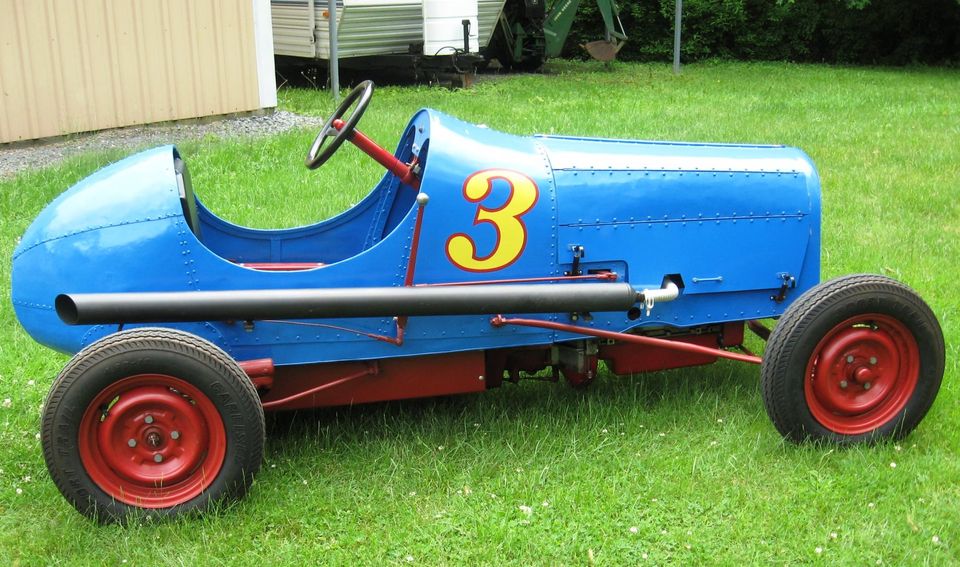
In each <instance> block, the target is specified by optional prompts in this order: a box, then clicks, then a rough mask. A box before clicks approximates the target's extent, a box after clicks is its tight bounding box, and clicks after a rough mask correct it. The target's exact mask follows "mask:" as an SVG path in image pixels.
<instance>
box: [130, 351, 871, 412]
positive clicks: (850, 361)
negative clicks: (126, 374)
mask: <svg viewBox="0 0 960 567" xmlns="http://www.w3.org/2000/svg"><path fill="white" fill-rule="evenodd" d="M851 363H853V355H852V354H848V355H847V364H851ZM147 423H150V422H149V421H148V422H147Z"/></svg>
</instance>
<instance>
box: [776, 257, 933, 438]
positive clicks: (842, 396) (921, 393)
mask: <svg viewBox="0 0 960 567" xmlns="http://www.w3.org/2000/svg"><path fill="white" fill-rule="evenodd" d="M944 350H945V349H944V342H943V331H942V330H941V329H940V324H939V322H938V321H937V318H936V316H935V315H934V314H933V311H931V310H930V307H929V306H927V304H926V303H924V301H923V300H922V299H921V298H920V297H919V296H918V295H917V294H916V292H914V291H913V290H912V289H910V288H909V287H907V286H906V285H904V284H902V283H900V282H897V281H896V280H893V279H890V278H888V277H885V276H878V275H867V274H860V275H850V276H844V277H840V278H837V279H834V280H830V281H827V282H824V283H821V284H819V285H817V286H815V287H813V288H812V289H810V290H808V291H807V292H806V293H804V294H803V295H801V296H800V297H799V298H797V300H796V301H795V302H794V303H793V304H792V305H790V307H788V308H787V310H786V312H785V313H784V314H783V317H782V318H781V319H780V322H779V323H778V324H777V326H776V327H775V328H774V330H773V333H772V334H771V336H770V341H769V342H768V343H767V348H766V352H765V354H764V357H763V364H762V367H761V388H762V390H763V402H764V405H765V406H766V410H767V414H768V415H769V416H770V419H771V420H772V421H773V424H774V426H776V428H777V430H778V431H779V432H780V433H781V434H782V435H783V436H784V437H786V438H787V439H790V440H791V441H795V442H802V441H807V440H811V441H829V442H834V443H838V444H855V443H863V442H873V441H878V440H882V439H899V438H901V437H903V436H905V435H907V434H908V433H910V432H911V431H913V429H914V428H915V427H916V426H917V424H918V423H920V420H921V419H923V417H924V415H926V413H927V411H928V410H929V409H930V406H931V405H932V404H933V400H934V398H936V396H937V391H938V390H939V389H940V382H941V380H942V379H943V372H944Z"/></svg>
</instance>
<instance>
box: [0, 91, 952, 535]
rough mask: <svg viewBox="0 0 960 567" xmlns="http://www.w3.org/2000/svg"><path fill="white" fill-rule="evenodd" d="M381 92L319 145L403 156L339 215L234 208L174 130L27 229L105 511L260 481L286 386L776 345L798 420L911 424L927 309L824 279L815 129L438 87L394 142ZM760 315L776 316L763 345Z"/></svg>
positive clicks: (358, 392) (864, 428) (568, 369)
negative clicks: (722, 125) (762, 142)
mask: <svg viewBox="0 0 960 567" xmlns="http://www.w3.org/2000/svg"><path fill="white" fill-rule="evenodd" d="M372 92H373V85H372V83H370V82H366V83H363V84H361V85H360V86H358V87H357V88H356V89H355V90H354V91H353V92H351V93H350V95H349V96H348V97H347V98H346V99H345V100H344V102H343V104H342V105H341V106H340V107H339V108H338V109H337V111H336V112H335V113H334V115H333V116H331V117H330V118H329V119H328V120H327V122H326V124H325V125H324V126H323V128H322V130H321V131H320V133H319V135H318V136H317V138H316V140H315V141H314V143H313V146H312V147H311V148H310V150H309V153H308V156H307V160H306V164H307V166H308V167H310V168H311V169H312V168H316V167H319V166H320V165H322V164H323V163H324V162H325V161H327V160H328V159H329V158H330V157H331V156H332V155H333V154H334V152H336V150H337V148H339V147H340V146H341V145H342V144H343V143H344V142H345V141H350V142H352V143H353V144H355V145H357V146H358V147H359V148H360V149H361V150H363V151H364V152H366V153H367V154H368V155H369V156H370V157H371V158H373V159H374V160H376V161H377V162H379V163H380V164H382V165H383V166H384V167H385V168H386V169H387V171H388V173H387V174H386V175H384V177H383V178H382V180H381V181H380V183H379V184H378V185H377V186H376V187H374V189H373V190H372V191H371V192H370V194H369V195H368V196H367V197H366V198H364V199H363V200H362V201H361V202H360V203H358V204H357V205H356V206H354V207H353V208H351V209H350V210H348V211H346V212H344V213H343V214H340V215H338V216H336V217H334V218H331V219H329V220H326V221H323V222H319V223H317V224H314V225H311V226H305V227H300V228H294V229H286V230H253V229H249V228H244V227H240V226H236V225H234V224H231V223H228V222H226V221H224V220H222V219H220V218H218V217H217V216H216V215H214V214H213V213H212V212H211V211H209V210H208V209H206V208H205V207H204V206H203V204H202V203H201V202H200V201H199V200H197V198H196V197H195V195H194V192H193V187H192V185H191V181H190V175H189V172H188V169H187V166H186V163H185V161H184V160H183V158H182V157H181V156H180V154H179V153H178V152H177V150H176V148H174V147H172V146H166V147H160V148H156V149H153V150H148V151H145V152H142V153H139V154H137V155H134V156H131V157H129V158H127V159H125V160H123V161H120V162H118V163H116V164H114V165H111V166H109V167H106V168H104V169H102V170H100V171H98V172H96V173H95V174H93V175H91V176H90V177H89V178H87V179H85V180H83V181H81V182H80V183H78V184H77V185H76V186H74V187H72V188H71V189H69V190H68V191H66V192H65V193H63V194H62V195H61V196H60V197H58V198H57V199H56V200H55V201H54V202H53V203H51V204H50V205H49V206H47V207H46V209H44V211H43V212H42V213H41V214H40V215H39V216H38V217H37V219H36V220H35V221H34V222H33V224H32V225H31V226H30V228H29V229H28V230H27V232H26V233H25V234H24V236H23V238H22V240H21V242H20V244H19V246H18V247H17V249H16V252H15V253H14V260H13V287H12V289H13V291H12V297H13V304H14V308H15V309H16V313H17V316H18V318H19V320H20V322H21V324H22V325H23V327H24V328H25V329H26V330H27V332H28V333H30V335H31V336H32V337H34V338H35V339H36V340H37V341H39V342H40V343H42V344H44V345H47V346H49V347H50V348H53V349H55V350H58V351H61V352H65V353H70V354H74V357H73V358H72V360H71V361H70V362H69V363H68V364H67V366H66V367H65V368H64V369H63V371H62V372H61V373H60V375H59V376H58V377H57V379H56V381H55V383H54V384H53V387H52V389H51V392H50V394H49V396H48V398H47V401H46V403H45V405H44V411H43V420H42V442H43V452H44V457H45V459H46V462H47V466H48V468H49V470H50V473H51V476H52V477H53V479H54V481H55V482H56V484H57V486H58V487H59V489H60V491H61V492H62V493H63V494H64V496H65V497H66V498H67V499H68V500H69V501H70V502H71V503H72V504H73V505H74V506H75V507H76V508H77V509H78V510H80V511H81V512H82V513H84V514H86V515H88V516H91V517H94V518H97V519H98V520H100V521H115V520H122V519H124V518H126V517H127V516H128V515H129V514H130V513H131V512H134V511H136V510H140V509H149V510H153V511H155V512H156V513H160V514H164V515H171V516H173V515H177V514H179V513H182V512H185V511H188V510H192V509H203V508H206V507H209V506H211V505H213V504H215V503H218V502H222V501H226V500H231V499H235V498H238V497H240V496H242V495H243V493H244V492H245V491H246V490H247V489H248V488H249V487H250V485H251V482H252V479H253V476H254V474H255V473H256V472H257V471H258V469H259V467H260V462H261V458H262V453H263V443H264V421H263V420H264V418H263V412H264V410H291V409H298V408H311V407H318V406H331V405H340V404H357V403H365V402H374V401H381V400H394V399H403V398H414V397H422V396H438V395H448V394H457V393H466V392H478V391H483V390H486V389H488V388H493V387H496V386H499V385H500V384H501V383H502V382H503V380H511V381H515V380H518V379H520V378H521V376H522V375H524V374H530V373H537V372H541V371H552V372H553V376H554V377H556V378H557V379H559V378H560V377H561V376H562V377H563V378H564V379H566V380H567V381H569V382H570V383H571V384H573V385H575V386H583V385H586V384H588V383H589V382H590V381H592V380H593V379H594V377H595V375H596V374H597V368H598V365H599V361H604V362H605V363H606V365H607V368H608V369H609V370H610V371H612V372H613V373H615V374H633V373H640V372H647V371H653V370H662V369H667V368H677V367H684V366H694V365H702V364H709V363H712V362H714V361H716V360H717V359H719V358H727V359H734V360H739V361H743V362H748V363H753V364H759V365H761V371H760V373H761V384H762V391H763V398H764V403H765V405H766V408H767V411H768V413H769V415H770V418H771V419H772V421H773V424H774V426H775V427H776V428H777V430H778V431H779V432H780V433H781V434H782V435H784V436H785V437H787V438H789V439H791V440H794V441H803V440H807V439H813V440H827V441H832V442H836V443H841V444H849V443H859V442H869V441H873V440H877V439H884V438H897V437H900V436H903V435H906V434H907V433H909V432H910V431H911V430H913V428H914V427H916V426H917V424H918V423H919V422H920V420H921V419H922V418H923V416H924V414H925V413H926V412H927V410H928V409H929V408H930V406H931V404H932V403H933V400H934V398H935V397H936V394H937V391H938V389H939V386H940V382H941V379H942V376H943V371H944V343H943V335H942V332H941V330H940V326H939V323H938V322H937V320H936V317H935V316H934V314H933V313H932V311H931V310H930V308H929V307H928V306H927V305H926V304H925V303H924V302H923V301H922V300H921V299H920V298H919V297H918V296H917V295H916V294H915V293H914V292H913V291H912V290H910V289H909V288H907V287H906V286H904V285H903V284H901V283H898V282H896V281H893V280H891V279H889V278H886V277H883V276H875V275H854V276H846V277H841V278H838V279H835V280H831V281H827V282H824V283H820V282H819V279H820V273H819V272H820V185H819V179H818V177H817V172H816V169H815V168H814V166H813V164H812V163H811V161H810V160H809V158H808V157H807V156H806V155H805V154H804V153H803V152H801V151H800V150H797V149H794V148H790V147H784V146H759V145H729V144H697V143H666V142H644V141H627V140H604V139H586V138H570V137H562V136H533V137H518V136H512V135H507V134H503V133H499V132H495V131H493V130H490V129H488V128H484V127H478V126H473V125H470V124H467V123H464V122H461V121H459V120H456V119H454V118H451V117H449V116H446V115H443V114H441V113H439V112H435V111H432V110H421V111H419V112H417V113H416V114H415V115H414V117H413V119H412V120H411V121H410V124H409V125H408V126H407V128H406V130H405V131H404V134H403V136H402V138H401V141H400V144H399V147H398V149H397V151H396V152H395V153H393V154H391V153H390V152H388V151H386V150H384V149H382V148H380V147H379V146H377V145H376V144H375V143H374V142H373V141H371V140H370V139H369V138H367V137H366V136H364V135H363V134H362V133H361V132H360V131H358V130H357V129H356V126H357V122H358V121H359V120H360V118H361V116H362V115H363V112H364V110H365V109H366V108H367V106H368V104H369V102H370V99H371V96H372ZM351 109H353V110H352V111H351V113H350V115H349V116H347V117H346V118H345V115H346V114H347V112H348V111H350V110H351ZM777 318H779V322H778V323H777V325H776V326H775V328H774V329H773V330H772V331H770V330H769V329H768V328H767V327H765V326H764V325H763V324H762V323H761V322H760V320H762V319H777ZM745 329H749V330H751V331H752V332H754V333H756V334H758V335H759V336H761V337H762V338H763V339H765V340H766V339H768V343H767V346H766V349H765V353H764V356H763V358H762V360H761V358H760V357H758V356H756V355H754V354H753V353H751V352H750V351H749V350H748V349H747V348H746V347H744V345H743V342H744V330H745Z"/></svg>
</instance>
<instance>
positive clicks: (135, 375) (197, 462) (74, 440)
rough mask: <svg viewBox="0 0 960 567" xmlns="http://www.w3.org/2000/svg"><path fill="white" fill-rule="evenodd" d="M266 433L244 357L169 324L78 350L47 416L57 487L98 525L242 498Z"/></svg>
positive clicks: (46, 439) (44, 438)
mask: <svg viewBox="0 0 960 567" xmlns="http://www.w3.org/2000/svg"><path fill="white" fill-rule="evenodd" d="M263 440H264V422H263V408H262V407H261V405H260V398H259V396H258V395H257V391H256V388H254V386H253V383H252V382H251V381H250V379H249V378H248V377H247V376H246V374H245V373H244V372H243V370H241V368H240V366H239V365H238V364H237V363H236V361H234V360H233V359H231V358H230V357H229V356H228V355H227V354H226V353H224V352H223V351H222V350H220V348H218V347H217V346H216V345H214V344H212V343H210V342H208V341H206V340H204V339H201V338H200V337H198V336H196V335H192V334H190V333H185V332H183V331H177V330H173V329H156V328H141V329H132V330H127V331H122V332H119V333H114V334H112V335H108V336H106V337H104V338H102V339H100V340H99V341H97V342H95V343H93V344H92V345H90V346H89V347H87V348H85V349H83V350H82V351H80V352H79V353H77V355H76V356H74V357H73V358H72V359H71V360H70V362H69V363H68V364H67V366H66V367H64V369H63V371H62V372H60V375H59V376H58V377H57V379H56V381H55V382H54V384H53V387H52V388H51V389H50V394H49V395H48V396H47V400H46V402H45V403H44V408H43V420H42V424H41V442H42V445H43V457H44V460H45V461H46V463H47V469H48V470H49V471H50V476H51V478H52V479H53V481H54V482H55V483H56V485H57V488H58V489H60V492H61V493H62V494H63V495H64V497H65V498H66V499H67V500H68V501H69V502H70V503H71V504H73V505H74V506H75V507H76V508H77V510H79V511H80V512H81V513H82V514H84V515H86V516H89V517H90V518H93V519H95V520H97V521H100V522H114V521H125V520H127V519H128V518H129V517H130V516H131V515H134V514H142V513H150V514H153V515H158V516H164V517H174V516H178V515H181V514H184V513H187V512H190V511H194V510H204V509H208V508H210V507H213V506H216V505H220V504H225V503H228V502H231V501H233V500H236V499H239V498H240V497H241V496H243V495H244V494H245V493H246V491H247V490H248V489H249V488H250V486H251V484H252V483H253V476H254V475H255V474H256V473H257V471H258V470H259V469H260V463H261V461H262V458H263Z"/></svg>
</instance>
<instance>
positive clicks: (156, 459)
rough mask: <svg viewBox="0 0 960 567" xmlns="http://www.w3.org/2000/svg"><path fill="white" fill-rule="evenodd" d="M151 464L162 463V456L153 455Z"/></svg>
mask: <svg viewBox="0 0 960 567" xmlns="http://www.w3.org/2000/svg"><path fill="white" fill-rule="evenodd" d="M153 462H155V463H162V462H163V455H161V454H160V453H157V454H156V455H154V456H153Z"/></svg>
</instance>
